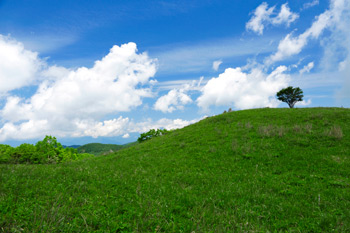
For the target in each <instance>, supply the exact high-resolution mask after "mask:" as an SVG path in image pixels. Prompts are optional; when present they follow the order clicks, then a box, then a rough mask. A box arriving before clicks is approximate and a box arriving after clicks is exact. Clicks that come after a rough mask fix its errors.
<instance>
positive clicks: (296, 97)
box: [276, 86, 304, 108]
mask: <svg viewBox="0 0 350 233" xmlns="http://www.w3.org/2000/svg"><path fill="white" fill-rule="evenodd" d="M276 95H277V99H278V100H280V101H282V102H286V103H287V104H288V106H289V108H294V105H295V104H296V102H298V101H303V97H304V95H303V91H302V90H301V89H300V88H299V87H295V88H293V87H292V86H289V87H287V88H284V89H282V90H280V91H279V92H277V94H276Z"/></svg>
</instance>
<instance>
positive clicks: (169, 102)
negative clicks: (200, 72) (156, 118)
mask: <svg viewBox="0 0 350 233" xmlns="http://www.w3.org/2000/svg"><path fill="white" fill-rule="evenodd" d="M202 80H203V78H201V79H200V80H199V81H195V80H194V81H192V83H190V84H183V85H182V86H181V87H180V88H174V89H172V90H170V91H169V92H168V94H166V95H163V96H161V97H160V98H159V99H158V100H157V101H156V103H155V104H154V109H155V110H158V111H162V112H164V113H166V112H170V113H171V112H173V111H175V110H182V109H183V108H184V105H186V104H190V103H192V99H191V97H190V96H189V95H188V94H187V93H188V92H189V91H192V90H199V88H200V85H201V82H202Z"/></svg>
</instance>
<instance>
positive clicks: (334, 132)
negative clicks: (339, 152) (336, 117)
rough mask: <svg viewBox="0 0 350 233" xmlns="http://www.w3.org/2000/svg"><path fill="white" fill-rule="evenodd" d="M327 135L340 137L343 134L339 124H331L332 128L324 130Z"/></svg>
mask: <svg viewBox="0 0 350 233" xmlns="http://www.w3.org/2000/svg"><path fill="white" fill-rule="evenodd" d="M325 133H326V135H327V136H328V137H331V138H335V139H338V140H340V139H342V138H343V136H344V134H343V131H342V129H341V128H340V126H336V125H334V126H332V128H331V129H330V130H328V131H326V132H325Z"/></svg>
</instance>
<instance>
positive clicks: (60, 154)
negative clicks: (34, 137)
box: [0, 136, 94, 164]
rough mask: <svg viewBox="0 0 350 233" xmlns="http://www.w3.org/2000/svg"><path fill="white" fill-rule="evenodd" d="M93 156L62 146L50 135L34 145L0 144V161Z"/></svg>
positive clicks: (52, 160) (43, 161)
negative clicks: (14, 145)
mask: <svg viewBox="0 0 350 233" xmlns="http://www.w3.org/2000/svg"><path fill="white" fill-rule="evenodd" d="M93 156H94V155H92V154H88V153H78V150H77V149H75V148H70V147H67V148H64V147H63V146H62V145H61V143H59V142H57V139H56V138H55V137H52V136H46V137H45V138H44V139H43V140H42V141H38V142H37V143H36V144H35V145H32V144H28V143H23V144H21V145H20V146H18V147H11V146H9V145H3V144H0V163H11V164H55V163H62V162H67V161H74V160H80V159H83V158H87V157H93Z"/></svg>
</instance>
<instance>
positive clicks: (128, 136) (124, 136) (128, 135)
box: [122, 133, 130, 138]
mask: <svg viewBox="0 0 350 233" xmlns="http://www.w3.org/2000/svg"><path fill="white" fill-rule="evenodd" d="M122 138H130V134H128V133H126V134H124V135H123V136H122Z"/></svg>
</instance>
